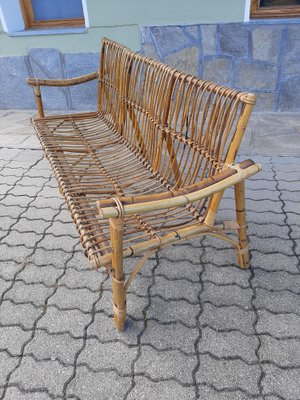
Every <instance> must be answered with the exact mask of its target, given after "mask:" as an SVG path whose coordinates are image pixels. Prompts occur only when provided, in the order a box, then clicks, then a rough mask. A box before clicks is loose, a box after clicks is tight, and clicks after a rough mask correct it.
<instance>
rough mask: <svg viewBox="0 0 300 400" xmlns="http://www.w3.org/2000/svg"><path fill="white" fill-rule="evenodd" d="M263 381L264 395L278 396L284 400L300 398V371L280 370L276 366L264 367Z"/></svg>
mask: <svg viewBox="0 0 300 400" xmlns="http://www.w3.org/2000/svg"><path fill="white" fill-rule="evenodd" d="M262 368H263V371H264V373H265V376H264V378H263V380H262V388H263V393H264V394H273V393H274V394H278V395H279V396H280V397H281V398H283V399H288V400H298V399H299V398H300V385H299V382H300V369H299V368H298V369H286V370H284V369H280V368H278V367H276V366H275V365H263V367H262Z"/></svg>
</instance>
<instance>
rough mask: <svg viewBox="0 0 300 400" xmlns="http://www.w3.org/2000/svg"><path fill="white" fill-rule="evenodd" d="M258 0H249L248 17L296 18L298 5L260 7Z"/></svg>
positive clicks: (298, 14)
mask: <svg viewBox="0 0 300 400" xmlns="http://www.w3.org/2000/svg"><path fill="white" fill-rule="evenodd" d="M259 2H260V0H251V8H250V18H297V17H299V16H300V5H299V6H281V7H260V5H259Z"/></svg>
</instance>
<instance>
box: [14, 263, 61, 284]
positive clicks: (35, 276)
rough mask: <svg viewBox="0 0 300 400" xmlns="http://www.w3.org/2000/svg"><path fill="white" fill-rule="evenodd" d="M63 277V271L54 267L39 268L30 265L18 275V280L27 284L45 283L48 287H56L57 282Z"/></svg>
mask: <svg viewBox="0 0 300 400" xmlns="http://www.w3.org/2000/svg"><path fill="white" fill-rule="evenodd" d="M60 275H61V271H60V270H59V269H58V268H55V267H53V266H52V265H46V266H43V267H41V266H37V265H35V264H32V263H28V264H27V265H26V266H25V267H24V268H23V270H22V271H21V272H20V273H19V274H18V277H17V280H21V281H23V282H25V283H27V284H33V283H43V284H44V285H46V286H48V287H49V286H54V287H55V286H56V280H57V278H58V277H59V276H60Z"/></svg>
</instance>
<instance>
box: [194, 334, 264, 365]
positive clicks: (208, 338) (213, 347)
mask: <svg viewBox="0 0 300 400" xmlns="http://www.w3.org/2000/svg"><path fill="white" fill-rule="evenodd" d="M258 346H259V341H258V338H257V337H255V336H254V335H251V336H249V335H247V336H246V335H244V334H242V333H241V332H237V331H234V332H217V331H215V330H213V329H211V328H204V329H203V330H202V336H201V339H200V341H199V345H198V347H199V352H200V353H206V352H208V353H210V354H212V355H215V356H216V357H218V358H222V357H227V358H230V357H233V358H234V357H236V358H241V359H243V360H245V361H246V362H248V363H253V362H256V361H257V355H256V351H257V349H258Z"/></svg>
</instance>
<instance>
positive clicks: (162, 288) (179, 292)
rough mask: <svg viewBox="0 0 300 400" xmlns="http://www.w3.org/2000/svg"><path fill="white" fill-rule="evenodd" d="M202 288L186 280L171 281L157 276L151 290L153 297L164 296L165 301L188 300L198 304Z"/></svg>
mask: <svg viewBox="0 0 300 400" xmlns="http://www.w3.org/2000/svg"><path fill="white" fill-rule="evenodd" d="M199 290H200V287H199V284H197V283H191V282H188V281H185V280H183V279H182V280H180V281H177V280H173V281H170V280H168V279H166V278H164V277H163V276H156V277H155V283H154V285H153V286H152V288H151V295H159V296H162V297H163V298H164V299H165V300H172V299H173V300H174V299H178V300H179V299H180V300H187V301H190V302H192V303H197V301H198V293H199Z"/></svg>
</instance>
